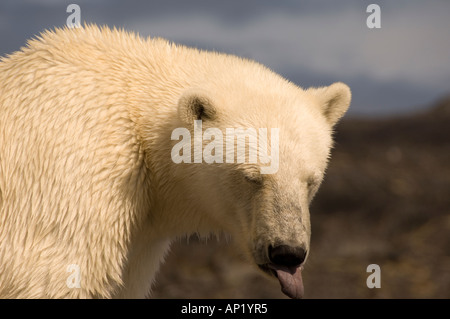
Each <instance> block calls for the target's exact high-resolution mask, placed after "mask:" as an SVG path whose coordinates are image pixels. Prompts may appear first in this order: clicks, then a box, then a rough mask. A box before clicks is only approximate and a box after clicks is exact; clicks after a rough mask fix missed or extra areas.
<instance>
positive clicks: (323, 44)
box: [0, 0, 450, 114]
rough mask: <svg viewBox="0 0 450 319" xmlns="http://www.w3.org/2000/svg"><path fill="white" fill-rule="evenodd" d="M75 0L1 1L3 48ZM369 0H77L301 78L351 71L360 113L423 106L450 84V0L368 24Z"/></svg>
mask: <svg viewBox="0 0 450 319" xmlns="http://www.w3.org/2000/svg"><path fill="white" fill-rule="evenodd" d="M71 2H73V1H57V0H45V1H40V2H38V3H36V2H35V1H31V0H28V1H22V2H21V1H4V2H2V3H1V4H0V37H1V39H2V41H0V54H5V53H8V52H11V51H13V50H17V49H18V48H19V46H20V45H23V44H24V43H25V39H27V38H29V37H31V36H32V35H34V34H37V33H38V32H40V31H42V30H43V29H45V28H51V27H53V26H62V25H64V23H65V20H66V17H67V15H68V14H67V13H66V12H65V9H66V7H67V5H68V4H69V3H71ZM371 2H372V1H357V0H346V1H339V2H337V1H332V0H328V1H326V0H316V1H283V2H280V1H269V0H263V1H260V0H250V1H214V2H212V1H206V0H195V1H172V0H170V1H162V0H161V1H95V2H94V1H76V3H77V4H79V5H80V6H81V10H82V12H81V16H82V19H83V20H85V21H87V22H94V23H98V24H108V25H110V26H113V25H115V26H119V27H125V28H127V29H131V30H134V31H138V32H140V33H141V34H142V35H145V36H147V35H151V36H162V37H166V38H168V39H170V40H172V41H175V42H180V43H183V44H187V45H193V46H197V47H200V48H204V49H212V50H218V51H225V52H228V53H232V54H236V55H241V56H246V57H249V58H253V59H255V60H257V61H259V62H261V63H263V64H266V65H268V66H269V67H270V68H272V69H273V70H275V71H276V72H279V73H281V74H282V75H285V76H287V77H288V78H289V79H290V80H292V81H294V82H296V83H297V84H299V85H301V86H310V85H326V84H330V83H329V82H331V81H337V80H341V81H345V82H347V83H349V84H350V85H351V86H352V89H353V92H354V96H355V100H354V103H353V106H352V108H353V110H352V112H353V113H354V114H357V113H364V114H379V113H393V112H395V111H400V110H408V107H409V109H415V107H416V106H417V105H425V104H426V103H427V102H430V101H432V100H435V99H436V98H438V97H439V95H442V94H444V93H447V92H448V90H449V85H448V83H450V54H448V52H450V35H449V33H448V30H450V19H448V16H449V14H450V3H449V2H444V1H439V0H434V1H429V2H426V3H425V2H422V1H414V0H400V1H395V2H393V1H385V0H383V1H378V2H377V3H378V4H379V5H380V6H381V10H382V11H381V19H382V20H381V21H382V28H381V29H378V30H370V29H368V28H367V27H366V24H365V23H366V18H367V15H368V14H367V13H366V12H365V9H366V7H367V5H368V4H369V3H371ZM375 92H376V93H375Z"/></svg>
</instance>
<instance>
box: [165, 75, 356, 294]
mask: <svg viewBox="0 0 450 319" xmlns="http://www.w3.org/2000/svg"><path fill="white" fill-rule="evenodd" d="M350 99H351V93H350V89H349V88H348V86H347V85H345V84H343V83H334V84H332V85H331V86H329V87H322V88H311V89H308V90H303V89H301V88H299V87H297V86H295V85H293V84H291V83H287V82H282V83H281V82H280V83H275V84H274V85H273V86H272V87H271V86H267V87H265V88H264V87H263V88H261V87H258V86H252V85H247V86H246V85H244V84H242V83H241V84H240V85H234V86H233V85H231V86H228V87H221V88H220V89H217V85H216V86H214V85H213V86H211V85H209V86H208V85H204V86H202V88H201V89H200V88H190V89H188V90H186V91H185V92H183V94H182V95H181V97H180V98H179V101H178V118H179V120H180V121H181V123H182V126H181V127H180V129H179V130H178V131H177V130H174V131H173V133H172V136H171V137H172V140H173V141H174V144H173V148H172V153H171V155H172V161H173V162H174V163H175V164H178V165H179V166H177V168H174V170H179V171H180V170H181V171H182V173H181V174H183V175H182V176H188V177H187V179H188V180H189V181H188V182H186V179H184V178H183V180H184V181H181V179H180V178H179V182H180V183H184V186H185V191H186V192H187V193H188V194H189V200H188V203H187V204H186V207H188V206H195V207H196V209H197V210H198V212H201V214H200V215H201V216H202V218H203V220H207V221H208V222H207V224H208V226H209V227H211V226H212V225H214V226H213V227H214V229H218V230H223V231H225V232H227V233H230V234H231V235H232V237H233V238H234V239H235V242H236V243H237V244H238V246H239V247H240V249H241V251H242V252H243V253H244V255H246V256H247V257H248V258H249V260H250V261H251V262H252V263H254V264H255V265H257V266H258V267H259V269H261V270H262V271H263V272H264V273H266V274H268V275H269V276H274V277H276V278H278V280H279V281H280V284H281V288H282V290H283V292H284V293H285V294H286V295H288V296H290V297H293V298H298V297H301V296H302V295H303V283H302V277H301V270H302V266H303V264H304V262H305V260H306V258H307V256H308V253H309V248H310V235H311V228H310V216H309V204H310V202H311V200H312V199H313V197H314V195H315V193H316V192H317V190H318V188H319V185H320V184H321V181H322V179H323V176H324V173H325V169H326V166H327V161H328V158H329V154H330V148H331V147H332V129H333V126H334V125H335V124H336V123H337V121H338V120H339V119H340V118H341V116H342V115H343V114H344V113H345V112H346V110H347V109H348V107H349V104H350ZM181 174H179V175H178V176H181ZM192 219H195V218H192ZM187 223H189V221H187ZM200 224H201V222H199V223H198V225H200ZM208 226H205V228H208ZM198 227H199V228H202V226H198ZM199 231H201V229H200V230H199Z"/></svg>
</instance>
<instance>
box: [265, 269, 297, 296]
mask: <svg viewBox="0 0 450 319" xmlns="http://www.w3.org/2000/svg"><path fill="white" fill-rule="evenodd" d="M268 266H269V267H270V268H272V269H273V270H275V271H276V273H277V277H278V280H279V281H280V285H281V291H282V292H283V293H284V294H285V295H286V296H288V297H290V298H292V299H300V298H302V297H303V293H304V289H303V279H302V270H301V269H300V268H301V267H285V266H278V265H273V264H269V265H268Z"/></svg>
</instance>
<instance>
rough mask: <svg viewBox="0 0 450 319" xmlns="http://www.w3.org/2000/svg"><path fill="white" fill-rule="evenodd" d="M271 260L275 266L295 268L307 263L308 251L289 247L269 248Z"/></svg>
mask: <svg viewBox="0 0 450 319" xmlns="http://www.w3.org/2000/svg"><path fill="white" fill-rule="evenodd" d="M269 258H270V261H271V262H272V263H274V264H275V265H280V266H286V267H293V266H298V265H300V264H301V263H303V262H304V261H305V258H306V250H305V249H304V248H302V247H292V246H288V245H279V246H275V247H272V246H269Z"/></svg>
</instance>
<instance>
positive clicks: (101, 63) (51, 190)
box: [0, 25, 351, 298]
mask: <svg viewBox="0 0 450 319" xmlns="http://www.w3.org/2000/svg"><path fill="white" fill-rule="evenodd" d="M0 83H1V85H0V268H1V271H0V297H2V298H144V297H148V296H150V293H151V286H152V283H153V281H154V279H155V274H156V273H157V271H158V268H159V266H160V263H161V262H162V261H163V259H164V256H165V254H166V252H167V251H168V249H169V246H170V243H171V241H173V239H174V238H177V237H183V236H186V235H189V234H193V233H198V234H201V235H209V234H214V233H228V234H230V235H231V236H232V237H233V238H234V239H235V242H236V247H237V249H239V250H240V251H241V252H242V254H243V255H244V256H246V257H247V259H248V261H249V262H250V263H252V264H253V265H255V268H256V269H260V270H261V271H262V273H264V274H266V275H268V276H271V277H273V278H277V279H278V281H279V283H280V285H281V289H282V290H283V291H284V293H285V294H286V295H288V296H289V297H292V298H299V297H301V296H302V295H303V283H302V275H301V271H302V268H303V265H304V262H305V260H306V258H307V256H308V254H309V247H310V235H311V231H310V218H309V210H308V206H309V203H310V201H311V199H312V198H313V196H314V194H315V193H316V191H317V188H318V187H319V184H320V183H321V180H322V178H323V175H324V172H325V169H326V166H327V161H328V157H329V154H330V148H331V146H332V131H333V127H334V125H335V124H336V123H337V121H338V120H339V119H340V118H341V116H342V115H343V114H344V113H345V112H346V110H347V108H348V107H349V104H350V99H351V93H350V89H349V88H348V86H346V85H345V84H343V83H340V82H338V83H334V84H332V85H330V86H328V87H321V88H310V89H302V88H300V87H298V86H296V85H294V84H293V83H290V82H289V81H287V80H285V79H284V78H282V77H281V76H280V75H278V74H276V73H274V72H272V71H270V70H269V69H267V68H266V67H264V66H262V65H260V64H258V63H257V62H254V61H251V60H246V59H242V58H239V57H236V56H232V55H226V54H221V53H216V52H206V51H201V50H198V49H193V48H188V47H185V46H181V45H175V44H173V43H170V42H168V41H166V40H164V39H159V38H152V39H150V38H147V39H144V38H141V37H140V36H138V35H136V34H134V33H129V32H126V31H123V30H117V29H109V28H107V27H101V28H100V27H97V26H95V25H86V26H83V27H80V28H75V29H67V28H64V29H55V30H53V31H46V32H44V33H43V34H41V35H40V36H39V37H37V38H35V39H33V40H30V41H29V42H28V45H27V47H24V48H22V49H21V50H20V51H19V52H15V53H13V54H11V55H9V56H7V57H5V58H3V59H2V60H1V62H0ZM198 121H201V123H202V130H201V132H202V133H205V134H206V131H207V130H208V129H209V128H215V129H216V130H217V129H218V130H221V131H223V132H226V130H227V129H229V128H255V129H260V128H262V129H267V130H268V131H270V130H271V129H277V130H278V131H277V132H279V136H278V137H277V145H275V146H276V149H275V146H274V144H273V143H271V142H269V140H267V141H266V142H267V143H266V144H265V145H266V148H267V149H266V151H268V152H272V153H274V152H275V151H276V152H277V158H278V163H277V167H276V170H274V172H272V173H267V174H263V172H262V169H261V168H262V167H264V166H265V165H267V161H266V162H265V163H264V161H262V160H259V159H258V161H257V162H250V161H246V160H244V161H237V160H236V161H223V162H220V161H216V162H212V163H211V162H207V161H206V160H205V159H204V158H203V159H202V160H200V161H194V160H193V161H191V162H189V161H181V162H180V161H175V160H174V159H173V156H172V155H173V149H174V147H175V146H176V145H177V144H178V143H180V138H178V139H177V138H174V136H173V132H174V131H175V130H176V129H180V128H184V129H185V130H188V131H189V132H191V133H193V134H192V135H191V137H190V138H191V139H192V140H190V141H185V142H186V143H185V144H183V148H182V149H181V151H180V152H182V151H183V150H188V149H189V147H190V146H189V145H192V150H193V154H192V157H195V156H196V154H197V153H195V149H194V148H195V147H194V146H195V145H194V144H195V143H196V138H195V136H194V135H195V129H196V126H195V125H196V124H195V123H198ZM250 132H251V131H250ZM255 132H256V131H255ZM268 136H269V137H270V136H272V135H270V134H268ZM250 137H251V136H247V137H245V138H244V141H245V143H244V147H245V146H248V147H249V148H248V150H245V152H246V155H248V154H249V153H250V148H251V147H252V145H249V144H250V140H251V139H250ZM203 138H204V136H203ZM215 138H217V136H216V137H215ZM224 138H225V137H224ZM188 142H192V144H190V143H188ZM197 142H198V141H197ZM207 142H208V139H204V140H203V141H202V142H201V143H202V144H201V146H200V149H201V150H202V149H203V147H207V144H208V143H207ZM233 143H234V141H233ZM236 143H237V142H236ZM186 145H188V146H189V147H188V148H186V149H185V148H184V146H186ZM208 145H209V144H208ZM197 146H198V145H197ZM254 147H255V145H253V148H252V149H254ZM258 147H259V146H256V148H258ZM225 152H228V150H225ZM175 153H176V152H175ZM247 153H248V154H247ZM236 154H237V153H236ZM223 156H225V154H223ZM233 156H234V155H233ZM266 159H267V158H266Z"/></svg>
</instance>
